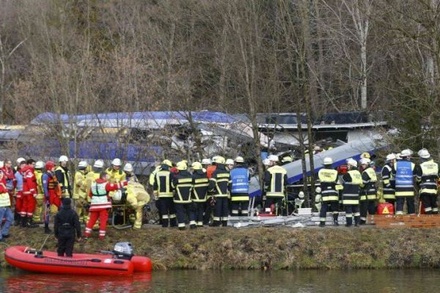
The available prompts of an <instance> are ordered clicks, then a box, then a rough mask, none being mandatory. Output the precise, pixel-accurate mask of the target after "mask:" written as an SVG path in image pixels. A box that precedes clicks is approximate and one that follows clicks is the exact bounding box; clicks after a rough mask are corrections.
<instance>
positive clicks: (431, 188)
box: [420, 160, 438, 194]
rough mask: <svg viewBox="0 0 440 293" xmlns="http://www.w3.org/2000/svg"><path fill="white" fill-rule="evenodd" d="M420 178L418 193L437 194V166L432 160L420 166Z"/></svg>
mask: <svg viewBox="0 0 440 293" xmlns="http://www.w3.org/2000/svg"><path fill="white" fill-rule="evenodd" d="M420 168H421V169H422V176H421V178H420V181H421V182H420V193H429V194H437V180H438V165H437V163H435V162H434V161H433V160H429V161H426V162H423V163H421V164H420Z"/></svg>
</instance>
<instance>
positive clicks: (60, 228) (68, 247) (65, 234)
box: [53, 198, 81, 257]
mask: <svg viewBox="0 0 440 293" xmlns="http://www.w3.org/2000/svg"><path fill="white" fill-rule="evenodd" d="M53 224H54V229H53V230H54V231H55V238H56V239H57V240H58V245H57V254H58V256H67V257H72V256H73V246H74V244H75V236H76V237H78V241H81V224H80V222H79V218H78V214H77V213H76V212H75V211H74V210H73V209H72V207H71V200H70V198H64V199H63V205H62V208H61V210H60V211H59V212H58V213H57V214H56V215H55V218H54V222H53Z"/></svg>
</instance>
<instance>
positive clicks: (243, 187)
mask: <svg viewBox="0 0 440 293" xmlns="http://www.w3.org/2000/svg"><path fill="white" fill-rule="evenodd" d="M250 180H251V174H250V172H249V169H248V167H247V166H246V164H245V163H244V159H243V157H241V156H238V157H236V158H235V167H234V168H233V169H232V170H230V181H229V188H230V193H231V215H232V216H238V217H240V216H248V215H249V182H250Z"/></svg>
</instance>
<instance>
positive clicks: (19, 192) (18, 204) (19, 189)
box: [14, 158, 26, 226]
mask: <svg viewBox="0 0 440 293" xmlns="http://www.w3.org/2000/svg"><path fill="white" fill-rule="evenodd" d="M25 166H26V160H25V159H24V158H18V159H17V167H16V169H17V171H16V172H15V174H14V176H15V181H16V185H15V209H14V220H15V222H14V225H15V226H18V225H20V224H21V213H22V211H23V172H22V169H23V168H24V167H25Z"/></svg>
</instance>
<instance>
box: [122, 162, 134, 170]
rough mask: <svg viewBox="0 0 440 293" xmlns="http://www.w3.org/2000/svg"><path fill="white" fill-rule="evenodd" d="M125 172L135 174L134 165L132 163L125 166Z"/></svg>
mask: <svg viewBox="0 0 440 293" xmlns="http://www.w3.org/2000/svg"><path fill="white" fill-rule="evenodd" d="M124 171H125V172H133V165H132V164H130V163H127V164H125V166H124Z"/></svg>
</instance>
